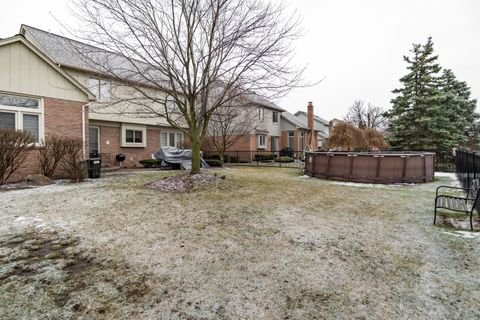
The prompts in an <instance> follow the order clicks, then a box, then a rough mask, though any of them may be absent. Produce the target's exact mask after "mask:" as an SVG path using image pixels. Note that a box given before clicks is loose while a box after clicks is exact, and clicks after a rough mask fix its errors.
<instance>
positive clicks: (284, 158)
mask: <svg viewBox="0 0 480 320" xmlns="http://www.w3.org/2000/svg"><path fill="white" fill-rule="evenodd" d="M293 161H294V160H293V158H292V157H287V156H283V157H280V158H278V159H276V160H275V162H293Z"/></svg>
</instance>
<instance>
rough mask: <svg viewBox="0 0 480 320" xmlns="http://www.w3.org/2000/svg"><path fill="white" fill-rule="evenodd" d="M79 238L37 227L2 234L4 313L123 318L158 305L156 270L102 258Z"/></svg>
mask: <svg viewBox="0 0 480 320" xmlns="http://www.w3.org/2000/svg"><path fill="white" fill-rule="evenodd" d="M78 243H79V240H78V239H76V238H72V237H65V236H60V235H58V234H57V233H55V232H39V231H37V230H34V231H29V232H26V233H24V234H14V235H6V236H3V237H1V238H0V314H2V315H3V316H4V317H5V318H8V319H20V318H22V319H23V318H37V317H38V316H40V315H42V317H45V318H70V317H73V318H78V317H87V318H95V319H98V318H103V317H104V315H106V314H108V315H109V316H112V318H117V317H116V316H118V317H120V318H121V317H122V315H125V312H127V313H128V314H129V315H131V316H134V315H138V314H140V313H141V312H142V311H143V310H142V308H145V306H146V305H152V304H153V303H150V304H149V300H152V301H154V300H155V299H156V298H155V297H154V296H152V295H151V293H152V286H151V283H154V281H155V280H154V278H153V277H152V276H151V275H149V274H144V273H141V272H138V271H136V270H133V269H132V268H130V266H129V265H128V264H126V263H122V262H119V261H115V262H112V261H109V260H107V259H102V258H99V257H96V256H94V255H92V254H91V253H88V252H85V251H84V250H81V249H80V248H79V247H78ZM25 292H28V297H29V298H28V299H25ZM132 305H134V306H133V307H132ZM127 310H128V311H127Z"/></svg>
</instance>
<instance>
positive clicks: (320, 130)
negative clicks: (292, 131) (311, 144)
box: [295, 111, 330, 148]
mask: <svg viewBox="0 0 480 320" xmlns="http://www.w3.org/2000/svg"><path fill="white" fill-rule="evenodd" d="M295 116H296V117H297V118H299V119H300V120H301V121H302V122H303V123H307V121H308V114H307V112H305V111H297V112H295ZM313 122H314V128H315V130H317V146H318V148H323V147H324V144H325V139H326V138H328V135H329V134H330V123H329V121H327V120H325V119H323V118H320V117H319V116H317V115H314V116H313Z"/></svg>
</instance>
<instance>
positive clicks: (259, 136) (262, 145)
mask: <svg viewBox="0 0 480 320" xmlns="http://www.w3.org/2000/svg"><path fill="white" fill-rule="evenodd" d="M261 137H263V144H262V143H261V141H260V140H261ZM266 148H267V136H266V135H265V134H259V135H257V149H266Z"/></svg>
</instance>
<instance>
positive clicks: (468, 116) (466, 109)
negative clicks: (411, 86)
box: [440, 69, 480, 149]
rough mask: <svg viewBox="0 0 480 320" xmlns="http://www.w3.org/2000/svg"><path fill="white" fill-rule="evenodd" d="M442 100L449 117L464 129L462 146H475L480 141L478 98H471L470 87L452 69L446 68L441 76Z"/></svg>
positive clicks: (461, 140)
mask: <svg viewBox="0 0 480 320" xmlns="http://www.w3.org/2000/svg"><path fill="white" fill-rule="evenodd" d="M440 86H441V90H442V92H443V93H444V99H443V101H442V103H443V105H444V108H445V111H446V112H449V113H450V115H449V119H450V121H451V122H452V123H454V124H455V125H456V126H457V127H458V128H459V129H461V130H462V131H463V135H462V137H461V139H460V143H461V145H462V146H464V147H467V148H475V149H477V147H476V145H477V143H478V135H479V124H478V119H479V117H480V115H479V114H478V113H476V112H475V108H476V106H477V100H476V99H472V98H471V92H470V88H469V87H468V85H467V83H466V82H464V81H459V80H457V78H456V77H455V75H454V73H453V71H452V70H450V69H444V70H443V72H442V75H441V78H440Z"/></svg>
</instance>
